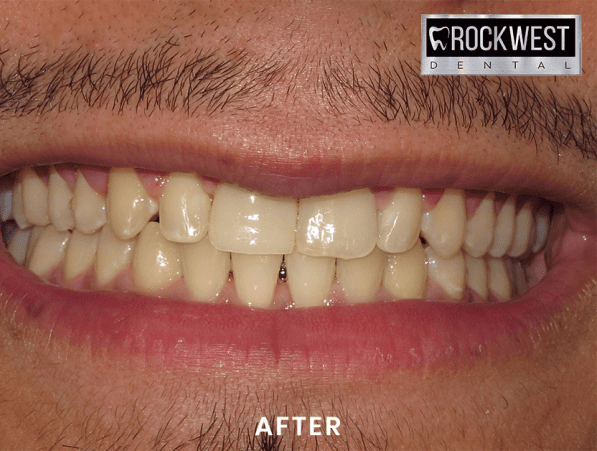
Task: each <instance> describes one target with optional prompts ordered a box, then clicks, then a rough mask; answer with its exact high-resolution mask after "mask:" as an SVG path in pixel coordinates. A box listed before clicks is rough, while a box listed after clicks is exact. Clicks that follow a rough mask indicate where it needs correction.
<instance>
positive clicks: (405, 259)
mask: <svg viewBox="0 0 597 451" xmlns="http://www.w3.org/2000/svg"><path fill="white" fill-rule="evenodd" d="M426 283H427V265H426V264H425V251H424V250H423V246H422V245H421V241H417V242H416V243H415V245H414V246H413V247H411V248H410V249H409V250H408V251H406V252H402V253H399V254H389V255H388V261H387V263H386V267H385V270H384V275H383V285H384V287H386V288H387V289H388V290H389V291H390V293H392V295H393V296H394V297H395V298H396V299H421V298H422V297H423V295H424V293H425V285H426Z"/></svg>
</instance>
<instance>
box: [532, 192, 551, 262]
mask: <svg viewBox="0 0 597 451" xmlns="http://www.w3.org/2000/svg"><path fill="white" fill-rule="evenodd" d="M550 213H551V205H549V204H543V205H542V206H541V207H540V208H539V209H538V210H537V212H536V213H535V226H536V229H535V239H534V242H533V247H532V251H533V253H535V254H536V253H537V252H539V251H540V250H541V249H543V246H545V243H547V237H548V236H549V220H550Z"/></svg>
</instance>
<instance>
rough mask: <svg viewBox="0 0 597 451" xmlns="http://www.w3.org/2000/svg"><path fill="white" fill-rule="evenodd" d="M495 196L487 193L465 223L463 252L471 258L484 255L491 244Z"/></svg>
mask: <svg viewBox="0 0 597 451" xmlns="http://www.w3.org/2000/svg"><path fill="white" fill-rule="evenodd" d="M494 198H495V194H494V193H493V192H490V193H488V194H487V195H486V196H485V198H484V199H483V200H482V201H481V203H480V204H479V207H477V210H475V213H474V214H473V216H472V218H471V219H469V220H468V222H467V223H466V233H465V238H464V250H465V251H466V252H468V254H469V255H471V256H472V257H481V256H482V255H484V254H485V253H486V252H487V251H488V250H489V247H490V246H491V243H492V242H493V233H494V228H495V206H494V201H493V200H494Z"/></svg>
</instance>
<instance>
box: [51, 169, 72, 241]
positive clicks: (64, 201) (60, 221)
mask: <svg viewBox="0 0 597 451" xmlns="http://www.w3.org/2000/svg"><path fill="white" fill-rule="evenodd" d="M72 199H73V193H72V191H71V190H70V188H69V186H68V183H66V181H65V180H64V179H63V178H62V177H61V176H60V174H59V173H58V171H56V168H54V166H51V167H50V180H49V182H48V212H49V216H50V221H51V222H52V224H54V227H56V230H59V231H64V230H70V229H73V228H74V227H75V217H74V215H73V210H72V208H71V202H72Z"/></svg>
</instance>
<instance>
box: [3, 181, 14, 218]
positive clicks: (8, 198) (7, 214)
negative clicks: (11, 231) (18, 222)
mask: <svg viewBox="0 0 597 451" xmlns="http://www.w3.org/2000/svg"><path fill="white" fill-rule="evenodd" d="M12 190H13V183H11V181H10V180H6V179H5V180H4V181H2V182H0V220H1V221H2V222H6V221H8V220H9V219H13V218H14V216H13V214H12Z"/></svg>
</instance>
